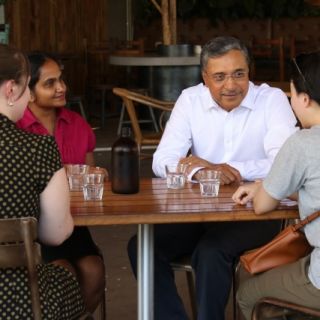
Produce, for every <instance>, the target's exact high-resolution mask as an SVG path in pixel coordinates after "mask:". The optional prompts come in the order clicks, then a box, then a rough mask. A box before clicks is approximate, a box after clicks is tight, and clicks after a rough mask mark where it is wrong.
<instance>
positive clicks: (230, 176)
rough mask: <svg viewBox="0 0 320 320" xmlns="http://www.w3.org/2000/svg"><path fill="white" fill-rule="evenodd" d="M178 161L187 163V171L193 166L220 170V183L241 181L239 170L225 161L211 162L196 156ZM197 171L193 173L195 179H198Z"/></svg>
mask: <svg viewBox="0 0 320 320" xmlns="http://www.w3.org/2000/svg"><path fill="white" fill-rule="evenodd" d="M179 162H180V163H183V164H187V165H188V168H187V173H190V172H191V171H192V170H193V169H194V168H199V167H203V168H206V169H212V170H217V171H220V172H221V176H220V183H221V184H222V185H223V184H230V183H234V182H236V183H240V181H241V175H240V172H239V171H238V170H237V169H235V168H233V167H231V166H229V165H228V164H226V163H221V164H213V163H210V162H208V161H206V160H204V159H201V158H199V157H196V156H189V157H186V158H182V159H181V160H180V161H179ZM198 173H199V172H197V173H196V174H195V175H194V178H195V179H197V180H198Z"/></svg>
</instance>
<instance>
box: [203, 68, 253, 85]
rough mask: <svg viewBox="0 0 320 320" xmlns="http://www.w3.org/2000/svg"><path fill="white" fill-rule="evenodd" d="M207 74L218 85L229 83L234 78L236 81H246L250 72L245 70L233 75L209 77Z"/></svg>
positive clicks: (218, 74) (222, 74) (216, 74)
mask: <svg viewBox="0 0 320 320" xmlns="http://www.w3.org/2000/svg"><path fill="white" fill-rule="evenodd" d="M206 74H207V75H208V76H209V77H210V78H211V79H212V80H213V81H214V82H216V83H217V84H223V83H224V82H226V81H227V79H229V78H232V80H234V81H242V80H244V79H246V77H247V75H248V72H247V71H244V70H237V71H235V72H233V73H230V74H226V73H222V72H221V73H215V74H211V75H209V74H208V73H207V72H206Z"/></svg>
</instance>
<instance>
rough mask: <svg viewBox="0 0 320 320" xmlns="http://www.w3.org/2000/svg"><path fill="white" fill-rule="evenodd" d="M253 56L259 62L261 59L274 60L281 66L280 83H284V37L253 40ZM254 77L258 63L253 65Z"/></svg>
mask: <svg viewBox="0 0 320 320" xmlns="http://www.w3.org/2000/svg"><path fill="white" fill-rule="evenodd" d="M251 54H252V56H253V57H254V58H255V59H256V60H258V59H259V58H267V59H274V60H276V61H277V63H278V65H279V81H284V73H285V71H284V68H285V66H284V64H285V62H284V59H285V57H284V44H283V37H279V38H275V39H256V38H252V40H251ZM252 71H253V77H254V76H255V73H256V63H255V64H254V65H253V70H252Z"/></svg>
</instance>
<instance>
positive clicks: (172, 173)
mask: <svg viewBox="0 0 320 320" xmlns="http://www.w3.org/2000/svg"><path fill="white" fill-rule="evenodd" d="M165 168H166V175H167V187H168V188H169V189H181V188H183V187H184V185H185V182H186V176H185V173H186V168H187V165H185V164H179V163H178V164H168V165H166V166H165Z"/></svg>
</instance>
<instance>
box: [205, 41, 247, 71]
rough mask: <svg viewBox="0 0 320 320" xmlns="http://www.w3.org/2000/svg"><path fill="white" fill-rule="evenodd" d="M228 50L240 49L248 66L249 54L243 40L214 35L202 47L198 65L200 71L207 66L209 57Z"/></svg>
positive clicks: (222, 53) (220, 54)
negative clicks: (214, 36)
mask: <svg viewBox="0 0 320 320" xmlns="http://www.w3.org/2000/svg"><path fill="white" fill-rule="evenodd" d="M230 50H239V51H241V52H242V53H243V54H244V56H245V58H246V60H247V63H248V67H249V66H250V56H249V52H248V49H247V47H246V46H245V44H244V43H243V42H241V41H240V40H239V39H237V38H234V37H216V38H213V39H211V40H210V41H208V42H207V43H206V44H205V45H204V46H203V48H202V51H201V55H200V67H201V71H204V69H205V68H206V66H207V63H208V60H209V59H210V58H215V57H220V56H222V55H224V54H225V53H227V52H229V51H230Z"/></svg>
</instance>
